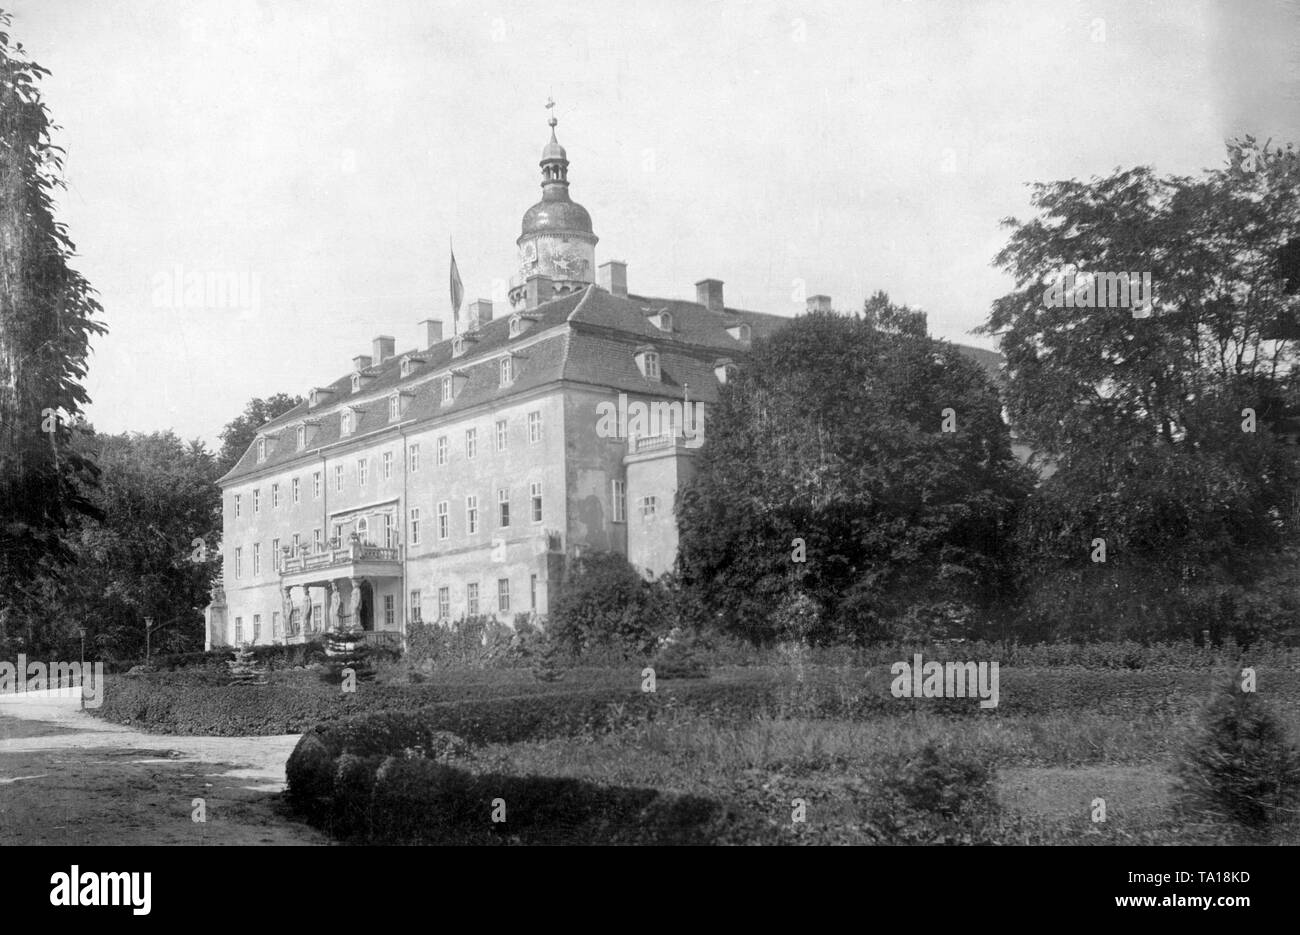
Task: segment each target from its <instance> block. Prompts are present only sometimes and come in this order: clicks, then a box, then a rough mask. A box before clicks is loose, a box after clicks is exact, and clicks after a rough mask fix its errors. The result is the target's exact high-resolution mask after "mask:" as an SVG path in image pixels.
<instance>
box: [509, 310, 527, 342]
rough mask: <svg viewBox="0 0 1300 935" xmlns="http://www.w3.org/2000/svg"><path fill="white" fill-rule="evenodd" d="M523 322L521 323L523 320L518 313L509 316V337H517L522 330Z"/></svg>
mask: <svg viewBox="0 0 1300 935" xmlns="http://www.w3.org/2000/svg"><path fill="white" fill-rule="evenodd" d="M523 324H524V323H523V320H522V319H521V318H520V317H519V316H518V315H513V316H511V318H510V337H512V338H514V337H518V336H519V334H520V333H521V332H522V331H523V330H524V329H523Z"/></svg>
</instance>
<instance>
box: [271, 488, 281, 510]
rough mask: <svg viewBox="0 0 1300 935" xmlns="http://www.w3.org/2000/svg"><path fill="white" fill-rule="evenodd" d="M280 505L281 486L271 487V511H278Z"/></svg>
mask: <svg viewBox="0 0 1300 935" xmlns="http://www.w3.org/2000/svg"><path fill="white" fill-rule="evenodd" d="M279 505H280V485H279V484H272V485H271V509H273V510H274V509H276V508H277V507H278V506H279Z"/></svg>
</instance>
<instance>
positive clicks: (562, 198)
mask: <svg viewBox="0 0 1300 935" xmlns="http://www.w3.org/2000/svg"><path fill="white" fill-rule="evenodd" d="M546 106H547V108H548V109H551V108H554V106H555V102H554V101H550V102H548V103H547V105H546ZM547 123H548V124H550V127H551V139H550V142H548V143H547V144H546V146H544V147H543V148H542V159H541V162H540V163H539V165H540V166H541V169H542V200H541V201H539V202H537V204H535V205H533V206H532V207H531V208H529V209H528V210H527V211H525V212H524V219H523V224H522V231H521V233H520V235H519V239H518V240H517V241H515V243H516V244H518V246H519V276H518V279H517V280H516V283H515V284H514V288H512V289H511V290H510V304H511V306H512V307H514V308H523V307H527V305H528V290H527V289H526V288H525V284H526V283H527V281H528V280H529V279H531V278H533V277H536V276H543V277H545V278H546V279H548V280H550V283H549V285H548V286H547V287H546V288H544V289H543V290H542V293H543V294H545V295H547V296H555V295H563V294H564V293H566V292H573V291H575V290H577V289H580V288H583V287H584V286H586V285H587V284H588V283H591V282H594V281H595V268H596V250H595V247H596V242H597V241H598V240H599V239H600V238H598V237H597V236H596V235H595V234H594V233H593V232H592V229H591V215H590V214H588V213H587V209H586V208H584V207H583V206H582V205H580V204H578V203H577V202H575V201H573V200H571V199H570V198H569V155H568V153H567V152H565V150H564V147H563V146H561V145H560V141H559V140H558V139H556V137H555V126H556V124H557V123H559V121H558V120H556V119H555V115H554V113H553V112H552V115H551V117H550V118H549V119H548V120H547ZM534 294H536V290H534Z"/></svg>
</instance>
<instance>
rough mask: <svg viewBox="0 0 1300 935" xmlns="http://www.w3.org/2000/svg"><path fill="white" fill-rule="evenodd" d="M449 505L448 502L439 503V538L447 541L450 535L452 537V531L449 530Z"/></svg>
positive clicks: (441, 501)
mask: <svg viewBox="0 0 1300 935" xmlns="http://www.w3.org/2000/svg"><path fill="white" fill-rule="evenodd" d="M449 505H450V504H449V503H448V501H446V500H440V501H439V502H438V538H439V539H446V538H447V537H448V535H450V530H449V529H448V527H449V526H450V522H449V517H448V507H449Z"/></svg>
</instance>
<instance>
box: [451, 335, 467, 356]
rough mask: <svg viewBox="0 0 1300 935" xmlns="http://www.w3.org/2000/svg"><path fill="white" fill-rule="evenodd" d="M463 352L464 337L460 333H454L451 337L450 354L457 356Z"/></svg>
mask: <svg viewBox="0 0 1300 935" xmlns="http://www.w3.org/2000/svg"><path fill="white" fill-rule="evenodd" d="M464 353H465V338H464V337H462V336H461V335H456V337H454V338H452V339H451V356H452V357H459V356H460V355H461V354H464Z"/></svg>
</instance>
